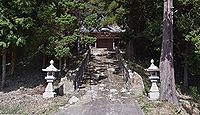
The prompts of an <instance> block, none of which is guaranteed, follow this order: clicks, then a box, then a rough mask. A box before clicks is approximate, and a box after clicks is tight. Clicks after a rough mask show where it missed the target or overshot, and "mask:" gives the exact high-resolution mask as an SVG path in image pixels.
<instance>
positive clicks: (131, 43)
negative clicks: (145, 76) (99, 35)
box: [0, 0, 200, 92]
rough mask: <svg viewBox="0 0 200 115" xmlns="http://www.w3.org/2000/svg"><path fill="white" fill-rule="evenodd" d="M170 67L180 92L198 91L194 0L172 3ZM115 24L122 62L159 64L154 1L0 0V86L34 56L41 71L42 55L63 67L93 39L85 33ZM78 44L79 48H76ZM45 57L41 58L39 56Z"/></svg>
mask: <svg viewBox="0 0 200 115" xmlns="http://www.w3.org/2000/svg"><path fill="white" fill-rule="evenodd" d="M173 11H174V28H173V31H174V64H175V65H174V66H175V67H174V68H175V78H176V83H177V84H179V85H180V86H183V87H181V88H182V89H183V91H184V92H187V91H188V88H189V86H192V85H193V86H195V88H196V90H198V89H200V86H199V84H200V83H199V82H198V81H199V75H200V66H199V65H200V1H199V0H177V1H174V8H173ZM111 24H117V25H119V26H120V27H122V28H123V29H125V30H126V32H124V33H122V35H121V37H122V39H121V44H120V47H121V48H122V49H125V50H126V52H127V58H128V59H129V60H132V61H133V60H134V61H135V62H138V63H140V64H142V65H144V66H145V67H148V65H147V64H149V60H150V59H151V58H153V59H155V60H156V64H157V65H158V63H159V58H160V53H161V44H162V32H163V1H160V0H0V50H1V54H2V57H1V60H2V62H1V65H2V66H1V72H2V76H1V81H2V83H1V86H2V87H3V86H4V85H5V79H6V77H5V76H6V75H14V73H15V68H16V67H20V66H23V65H25V64H27V63H30V64H33V65H34V63H35V62H34V63H33V62H32V61H33V59H34V58H35V57H38V55H39V57H40V58H39V60H38V63H40V66H39V67H38V68H39V69H41V68H42V67H44V66H45V63H44V62H46V61H45V59H46V58H47V57H49V58H54V59H57V60H58V61H59V64H58V65H59V68H61V67H65V66H66V63H67V61H70V60H71V59H72V58H73V55H75V54H77V53H79V52H81V51H83V50H84V49H85V48H87V46H88V44H91V43H93V42H94V41H95V38H94V37H92V36H90V33H89V32H85V31H84V32H83V30H89V31H90V30H94V29H96V30H98V29H99V28H101V27H105V26H107V25H111ZM77 46H80V49H78V48H77ZM45 57H46V58H45Z"/></svg>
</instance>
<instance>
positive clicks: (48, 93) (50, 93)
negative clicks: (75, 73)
mask: <svg viewBox="0 0 200 115" xmlns="http://www.w3.org/2000/svg"><path fill="white" fill-rule="evenodd" d="M53 64H54V61H53V60H51V61H50V66H48V67H47V68H46V69H42V71H45V72H47V76H46V77H45V79H46V80H47V83H48V84H47V87H46V88H45V92H44V93H43V98H50V97H54V96H55V95H56V93H55V92H54V89H53V80H54V79H55V77H54V75H55V72H58V71H60V70H58V69H57V68H55V67H54V65H53Z"/></svg>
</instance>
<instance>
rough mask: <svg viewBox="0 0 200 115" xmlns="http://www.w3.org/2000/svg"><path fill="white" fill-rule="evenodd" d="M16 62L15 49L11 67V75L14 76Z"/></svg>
mask: <svg viewBox="0 0 200 115" xmlns="http://www.w3.org/2000/svg"><path fill="white" fill-rule="evenodd" d="M15 62H16V51H15V48H14V50H13V51H12V54H11V66H10V74H11V75H13V74H14V71H15Z"/></svg>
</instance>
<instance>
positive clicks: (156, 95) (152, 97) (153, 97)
mask: <svg viewBox="0 0 200 115" xmlns="http://www.w3.org/2000/svg"><path fill="white" fill-rule="evenodd" d="M159 95H160V94H159V92H150V93H149V97H150V100H158V99H159Z"/></svg>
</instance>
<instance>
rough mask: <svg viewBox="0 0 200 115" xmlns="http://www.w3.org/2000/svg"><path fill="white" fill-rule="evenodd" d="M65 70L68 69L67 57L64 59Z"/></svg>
mask: <svg viewBox="0 0 200 115" xmlns="http://www.w3.org/2000/svg"><path fill="white" fill-rule="evenodd" d="M63 63H64V64H63V69H64V70H65V69H66V68H67V59H66V57H65V58H64V62H63Z"/></svg>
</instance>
